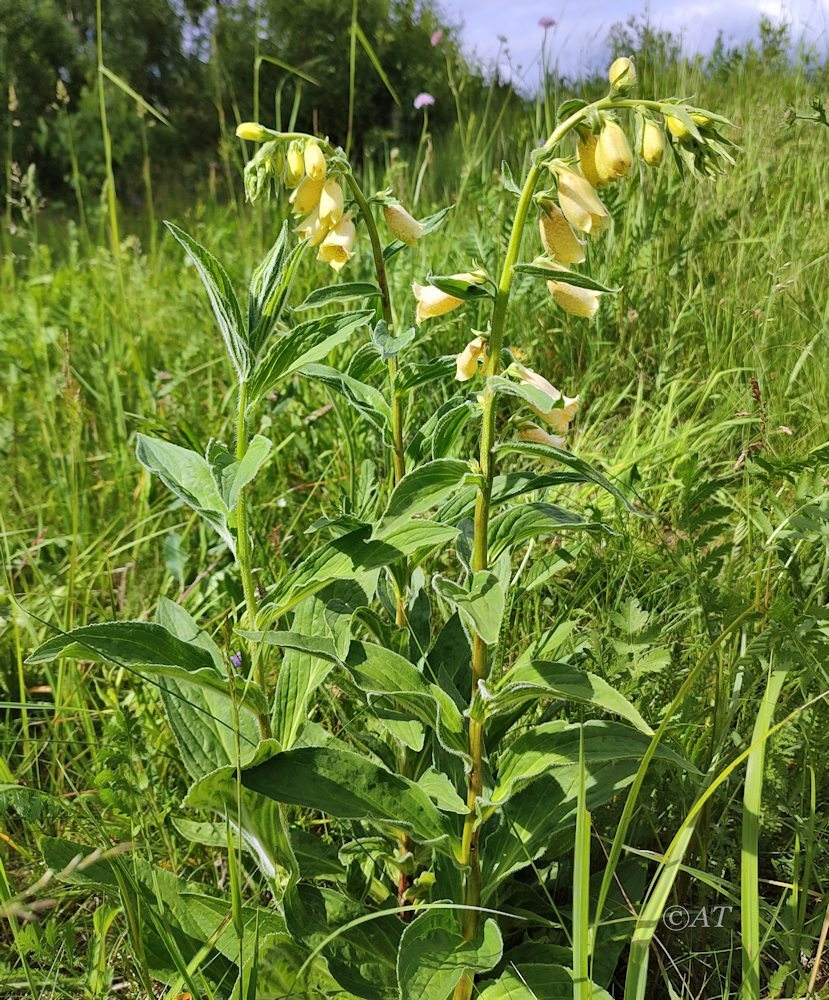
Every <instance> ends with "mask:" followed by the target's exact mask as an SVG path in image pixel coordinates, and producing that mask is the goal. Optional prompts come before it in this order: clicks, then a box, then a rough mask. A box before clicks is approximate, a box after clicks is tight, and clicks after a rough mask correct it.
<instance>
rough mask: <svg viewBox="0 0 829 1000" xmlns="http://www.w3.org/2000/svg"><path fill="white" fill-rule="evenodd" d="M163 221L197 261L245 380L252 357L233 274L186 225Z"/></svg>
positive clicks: (223, 333) (224, 334)
mask: <svg viewBox="0 0 829 1000" xmlns="http://www.w3.org/2000/svg"><path fill="white" fill-rule="evenodd" d="M164 225H165V226H166V227H167V229H169V231H170V232H171V233H172V234H173V236H174V237H175V238H176V239H177V240H178V242H179V243H180V244H181V245H182V246H183V247H184V250H185V252H186V253H187V256H188V257H189V258H190V260H191V261H192V262H193V264H194V265H195V267H196V270H197V271H198V273H199V277H200V278H201V280H202V283H203V284H204V287H205V289H206V290H207V296H208V298H209V299H210V305H211V306H212V307H213V312H214V314H215V316H216V321H217V323H218V324H219V331H220V332H221V334H222V339H223V340H224V342H225V347H226V348H227V352H228V354H229V355H230V360H231V361H232V362H233V367H234V368H235V369H236V374H237V375H238V377H239V381H240V382H241V381H244V380H245V379H246V378H247V376H248V374H249V373H250V367H251V361H252V358H251V354H250V351H249V348H248V345H247V343H246V339H245V328H244V324H243V322H242V312H241V310H240V309H239V302H238V300H237V298H236V293H235V292H234V291H233V285H231V283H230V278H228V276H227V273H226V272H225V269H224V268H223V267H222V265H221V264H220V263H219V262H218V260H216V258H215V257H214V256H213V254H211V253H210V251H208V250H206V249H205V248H204V247H203V246H202V245H201V244H200V243H197V242H196V241H195V240H194V239H193V238H192V237H191V236H188V235H187V233H185V232H184V230H183V229H179V227H178V226H176V225H174V224H173V223H172V222H165V223H164Z"/></svg>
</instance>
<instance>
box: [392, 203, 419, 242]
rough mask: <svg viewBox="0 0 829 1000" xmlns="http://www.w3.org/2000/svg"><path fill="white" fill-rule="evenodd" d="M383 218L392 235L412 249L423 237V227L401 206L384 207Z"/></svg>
mask: <svg viewBox="0 0 829 1000" xmlns="http://www.w3.org/2000/svg"><path fill="white" fill-rule="evenodd" d="M383 217H384V218H385V220H386V225H387V226H388V227H389V229H390V230H391V231H392V234H393V235H394V236H395V237H397V239H398V240H401V241H402V242H403V243H406V244H408V245H409V246H410V247H413V246H414V245H415V244H416V243H417V241H418V240H419V239H420V237H421V236H422V235H423V225H422V223H420V222H418V221H417V219H413V218H412V216H411V215H409V213H408V212H407V211H406V209H405V208H403V206H402V205H386V206H384V208H383Z"/></svg>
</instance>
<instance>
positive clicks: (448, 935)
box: [397, 909, 504, 1000]
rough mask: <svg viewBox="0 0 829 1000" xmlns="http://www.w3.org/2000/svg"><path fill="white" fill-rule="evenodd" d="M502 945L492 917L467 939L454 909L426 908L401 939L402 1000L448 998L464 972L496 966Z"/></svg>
mask: <svg viewBox="0 0 829 1000" xmlns="http://www.w3.org/2000/svg"><path fill="white" fill-rule="evenodd" d="M503 948H504V944H503V940H502V938H501V932H500V930H499V929H498V924H497V923H496V922H495V921H494V920H492V919H491V918H490V919H489V920H486V921H485V922H484V925H483V927H482V928H481V930H480V932H479V933H478V934H477V935H476V936H475V937H474V938H472V939H471V940H469V941H467V940H466V938H465V937H464V935H463V932H462V930H461V927H460V924H459V922H458V918H457V916H456V915H455V913H453V911H452V910H451V909H430V910H427V911H426V912H425V913H424V914H422V915H421V916H419V917H417V919H415V920H414V921H413V922H412V923H411V924H409V926H408V927H407V928H406V929H405V930H404V931H403V936H402V937H401V938H400V949H399V951H398V953H397V982H398V985H399V987H400V1000H446V998H447V997H449V996H450V995H451V993H452V991H453V990H454V988H455V987H456V986H457V984H458V983H459V982H460V981H461V979H462V978H463V976H464V975H467V974H468V975H470V976H474V975H475V974H476V973H479V972H489V970H490V969H494V968H495V966H496V965H497V964H498V962H500V960H501V955H502V953H503Z"/></svg>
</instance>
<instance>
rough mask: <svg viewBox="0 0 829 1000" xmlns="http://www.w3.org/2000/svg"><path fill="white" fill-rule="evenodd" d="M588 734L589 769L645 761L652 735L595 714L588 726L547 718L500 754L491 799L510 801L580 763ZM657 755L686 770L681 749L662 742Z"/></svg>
mask: <svg viewBox="0 0 829 1000" xmlns="http://www.w3.org/2000/svg"><path fill="white" fill-rule="evenodd" d="M582 732H583V733H584V766H585V768H586V770H587V771H588V772H593V771H595V769H596V767H597V765H603V764H613V763H618V762H620V761H623V760H631V761H637V762H638V761H639V760H641V759H642V757H643V756H644V754H645V751H646V750H647V748H648V745H649V743H650V738H649V737H648V736H647V735H645V734H644V733H641V732H639V731H638V730H637V729H631V727H630V726H626V725H625V724H624V723H622V722H610V721H606V720H598V719H592V720H590V721H589V722H585V723H584V724H583V725H581V724H579V723H573V724H571V725H568V723H566V722H565V721H564V720H561V719H557V720H555V721H554V722H545V723H542V724H541V725H539V726H533V727H531V728H530V729H526V730H524V731H523V732H521V733H519V735H518V736H517V737H516V738H515V739H514V740H513V741H512V742H511V743H510V744H509V746H508V747H507V749H506V750H504V751H503V753H501V754H500V755H499V757H498V765H497V771H498V781H497V784H496V786H495V789H494V791H493V792H492V795H491V798H490V801H491V802H492V803H493V804H495V803H502V802H505V801H506V800H507V799H508V798H510V797H511V796H512V795H514V794H515V793H516V792H518V791H520V790H522V789H523V788H525V787H526V786H527V785H528V784H530V783H531V782H532V781H534V780H535V779H536V778H538V777H540V776H541V775H542V774H547V773H549V772H550V771H551V770H553V769H555V768H564V767H572V766H576V767H578V762H579V739H580V735H581V733H582ZM657 755H658V756H659V757H660V759H661V760H669V761H671V762H672V763H674V764H676V765H677V766H679V767H680V768H682V769H683V770H687V768H688V765H687V763H686V762H685V761H684V760H683V759H682V757H680V756H679V755H678V754H675V753H673V752H672V751H671V750H668V749H667V748H663V747H660V748H659V750H658V751H657Z"/></svg>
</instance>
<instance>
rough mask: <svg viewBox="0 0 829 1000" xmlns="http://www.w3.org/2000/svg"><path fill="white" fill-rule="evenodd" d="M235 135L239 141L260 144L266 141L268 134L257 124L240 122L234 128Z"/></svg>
mask: <svg viewBox="0 0 829 1000" xmlns="http://www.w3.org/2000/svg"><path fill="white" fill-rule="evenodd" d="M236 135H237V136H238V137H239V138H240V139H247V140H248V141H249V142H262V141H263V140H264V139H267V137H268V132H267V129H264V128H263V127H262V126H261V125H260V124H259V122H242V124H241V125H238V126H237V127H236Z"/></svg>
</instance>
